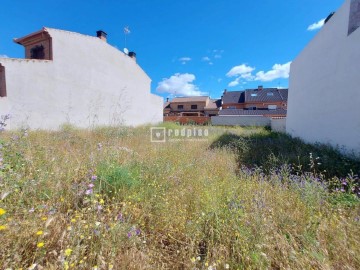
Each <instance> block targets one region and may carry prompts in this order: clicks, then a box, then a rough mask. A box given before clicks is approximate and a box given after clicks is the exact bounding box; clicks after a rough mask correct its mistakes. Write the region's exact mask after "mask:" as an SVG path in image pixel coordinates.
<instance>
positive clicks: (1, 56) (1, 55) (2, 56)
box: [0, 54, 9, 58]
mask: <svg viewBox="0 0 360 270" xmlns="http://www.w3.org/2000/svg"><path fill="white" fill-rule="evenodd" d="M0 58H9V56H7V55H5V54H0Z"/></svg>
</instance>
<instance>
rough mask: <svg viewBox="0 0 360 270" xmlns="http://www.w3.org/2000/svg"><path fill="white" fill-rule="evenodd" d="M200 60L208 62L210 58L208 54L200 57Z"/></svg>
mask: <svg viewBox="0 0 360 270" xmlns="http://www.w3.org/2000/svg"><path fill="white" fill-rule="evenodd" d="M201 61H204V62H209V61H210V58H209V57H208V56H204V57H203V58H201Z"/></svg>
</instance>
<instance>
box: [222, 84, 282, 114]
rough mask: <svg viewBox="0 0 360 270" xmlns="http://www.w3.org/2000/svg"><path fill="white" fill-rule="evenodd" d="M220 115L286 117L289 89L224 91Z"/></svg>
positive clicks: (260, 88)
mask: <svg viewBox="0 0 360 270" xmlns="http://www.w3.org/2000/svg"><path fill="white" fill-rule="evenodd" d="M221 99H222V105H221V110H220V113H219V115H257V116H265V117H286V111H287V99H288V89H279V88H263V87H262V86H259V87H258V88H256V89H247V90H245V91H226V90H225V91H224V93H223V96H222V98H221Z"/></svg>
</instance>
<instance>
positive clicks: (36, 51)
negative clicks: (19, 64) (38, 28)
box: [30, 45, 45, 59]
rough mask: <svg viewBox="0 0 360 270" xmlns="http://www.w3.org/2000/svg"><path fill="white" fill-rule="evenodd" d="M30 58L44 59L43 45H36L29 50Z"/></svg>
mask: <svg viewBox="0 0 360 270" xmlns="http://www.w3.org/2000/svg"><path fill="white" fill-rule="evenodd" d="M30 58H31V59H44V58H45V50H44V46H43V45H40V46H39V45H37V46H35V47H33V48H32V49H31V50H30Z"/></svg>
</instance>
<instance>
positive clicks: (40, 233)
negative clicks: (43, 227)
mask: <svg viewBox="0 0 360 270" xmlns="http://www.w3.org/2000/svg"><path fill="white" fill-rule="evenodd" d="M43 233H44V232H43V231H37V232H36V235H42V234H43Z"/></svg>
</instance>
